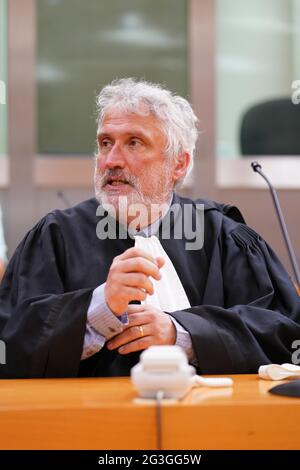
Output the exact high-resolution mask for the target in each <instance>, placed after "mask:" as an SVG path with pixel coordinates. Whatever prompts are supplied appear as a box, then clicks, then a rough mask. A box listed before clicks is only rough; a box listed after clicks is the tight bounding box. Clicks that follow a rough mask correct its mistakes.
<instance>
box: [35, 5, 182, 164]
mask: <svg viewBox="0 0 300 470" xmlns="http://www.w3.org/2000/svg"><path fill="white" fill-rule="evenodd" d="M36 5H37V80H38V90H37V91H38V96H37V106H38V113H37V116H38V117H37V125H38V129H37V135H38V154H40V155H41V154H44V155H45V154H48V155H49V154H52V155H60V156H61V155H65V156H68V155H70V156H71V155H72V156H76V155H91V154H92V153H93V151H94V142H95V127H96V126H95V109H94V102H95V95H96V92H97V91H99V89H100V88H101V87H102V86H103V85H104V84H106V83H108V82H110V81H111V80H112V79H114V78H120V77H128V76H134V77H142V78H145V79H147V80H150V81H155V82H160V83H163V84H165V85H166V86H167V87H169V88H170V89H172V90H173V91H174V92H178V93H180V94H182V95H186V94H187V91H188V90H187V70H188V64H187V1H186V0H177V1H176V2H175V1H174V0H160V1H159V2H157V6H158V7H157V8H154V6H153V0H114V1H113V2H109V1H107V0H89V1H88V2H83V1H82V0H61V1H59V0H39V1H38V2H36Z"/></svg>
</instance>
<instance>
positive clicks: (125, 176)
mask: <svg viewBox="0 0 300 470" xmlns="http://www.w3.org/2000/svg"><path fill="white" fill-rule="evenodd" d="M112 178H115V179H120V180H123V181H125V182H126V183H128V184H130V185H131V186H133V187H135V186H136V185H137V178H136V177H135V176H133V175H131V174H130V173H128V172H127V171H124V170H106V171H105V172H104V173H103V175H101V176H100V184H101V187H103V186H105V185H106V184H107V183H108V182H109V181H110V180H111V179H112Z"/></svg>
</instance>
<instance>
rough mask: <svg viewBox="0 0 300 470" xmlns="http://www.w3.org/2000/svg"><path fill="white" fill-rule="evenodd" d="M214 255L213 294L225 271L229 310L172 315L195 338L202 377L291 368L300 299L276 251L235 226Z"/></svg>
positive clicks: (298, 329) (298, 330)
mask: <svg viewBox="0 0 300 470" xmlns="http://www.w3.org/2000/svg"><path fill="white" fill-rule="evenodd" d="M225 225H226V224H225ZM231 225H232V224H231ZM229 226H230V224H229ZM215 251H216V253H217V254H216V253H215V254H214V259H213V262H214V263H215V272H216V274H215V282H214V281H213V283H212V284H211V287H210V289H213V288H214V285H215V288H216V289H217V288H218V286H219V285H220V280H219V278H218V277H219V273H220V269H219V266H222V269H221V271H222V276H223V278H222V280H221V282H222V284H223V295H224V306H216V305H206V304H204V305H199V306H193V307H191V308H189V309H187V310H184V311H178V312H173V313H172V316H174V318H175V319H176V320H177V321H178V322H179V323H180V324H181V325H182V326H183V327H184V328H185V329H186V330H187V331H189V333H190V335H191V338H192V343H193V347H194V350H195V354H196V357H197V360H198V364H199V371H200V372H201V373H207V374H220V373H232V374H234V373H257V371H258V367H259V366H260V365H262V364H268V363H283V362H291V356H292V353H293V349H292V343H293V342H294V341H295V340H297V339H298V340H299V338H300V298H299V297H298V295H297V293H296V291H295V288H294V286H293V284H292V282H291V281H290V279H289V277H288V275H287V273H286V272H285V270H284V268H283V266H282V265H281V263H280V261H279V260H278V259H277V257H276V255H275V254H274V252H273V251H272V249H271V248H270V247H269V246H268V245H267V244H266V242H265V241H264V240H262V239H261V237H260V236H259V235H257V234H256V233H255V232H254V231H253V230H252V229H250V228H249V227H247V226H246V225H243V224H235V226H234V228H233V229H232V228H231V229H230V230H228V227H227V229H226V228H225V230H223V232H221V233H220V237H219V240H218V246H217V248H216V250H215Z"/></svg>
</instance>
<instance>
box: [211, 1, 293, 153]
mask: <svg viewBox="0 0 300 470" xmlns="http://www.w3.org/2000/svg"><path fill="white" fill-rule="evenodd" d="M216 29H217V38H216V41H217V54H216V60H217V63H216V67H217V74H216V86H217V90H216V94H217V99H216V103H217V109H216V154H217V156H218V157H219V158H222V159H232V158H235V159H238V158H239V156H241V155H242V156H243V155H269V156H271V155H273V156H276V155H299V154H300V140H299V137H298V136H299V123H300V104H299V101H300V98H299V97H300V92H299V91H300V82H298V83H297V80H299V79H300V2H299V0H243V1H240V0H217V1H216ZM297 87H298V90H297ZM297 96H298V99H297Z"/></svg>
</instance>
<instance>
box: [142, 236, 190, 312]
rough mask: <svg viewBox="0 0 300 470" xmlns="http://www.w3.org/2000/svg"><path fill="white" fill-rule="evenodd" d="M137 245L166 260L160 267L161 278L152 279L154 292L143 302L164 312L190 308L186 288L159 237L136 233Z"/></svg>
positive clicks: (155, 256)
mask: <svg viewBox="0 0 300 470" xmlns="http://www.w3.org/2000/svg"><path fill="white" fill-rule="evenodd" d="M134 238H135V246H136V247H137V248H140V249H142V250H144V251H146V253H148V254H150V255H151V256H153V257H154V258H157V257H158V256H161V257H162V258H164V260H165V264H164V265H163V267H162V268H161V269H160V273H161V276H162V277H161V279H160V280H159V281H156V279H151V281H152V283H153V287H154V294H153V295H147V298H146V299H145V301H143V302H142V304H145V303H147V304H149V305H152V306H153V307H156V308H159V309H160V310H162V311H163V312H175V311H176V310H183V309H185V308H189V307H190V306H191V305H190V302H189V299H188V298H187V295H186V293H185V290H184V288H183V286H182V284H181V281H180V279H179V277H178V274H177V272H176V270H175V268H174V265H173V263H172V261H171V260H170V258H169V256H168V255H167V253H166V252H165V250H164V249H163V247H162V245H161V243H160V241H159V239H158V238H157V237H156V236H155V235H152V236H151V237H148V238H145V237H141V236H139V235H135V237H134Z"/></svg>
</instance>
